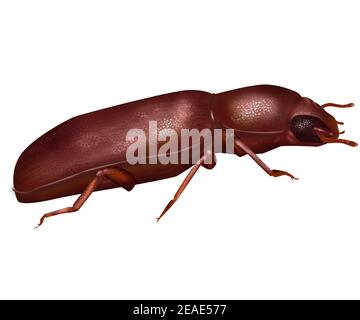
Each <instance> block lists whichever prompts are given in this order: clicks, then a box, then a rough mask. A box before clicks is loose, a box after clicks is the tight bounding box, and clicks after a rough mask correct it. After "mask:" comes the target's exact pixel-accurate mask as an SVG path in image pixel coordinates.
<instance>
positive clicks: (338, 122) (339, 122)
mask: <svg viewBox="0 0 360 320" xmlns="http://www.w3.org/2000/svg"><path fill="white" fill-rule="evenodd" d="M336 123H337V124H340V125H343V124H344V122H342V121H337V120H336Z"/></svg>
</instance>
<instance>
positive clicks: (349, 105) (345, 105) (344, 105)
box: [321, 102, 354, 108]
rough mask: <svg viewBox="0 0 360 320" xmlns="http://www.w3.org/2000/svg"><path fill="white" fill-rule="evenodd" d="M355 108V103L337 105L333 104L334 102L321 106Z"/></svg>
mask: <svg viewBox="0 0 360 320" xmlns="http://www.w3.org/2000/svg"><path fill="white" fill-rule="evenodd" d="M353 106H354V104H353V103H347V104H337V103H332V102H329V103H325V104H322V105H321V107H322V108H326V107H335V108H351V107H353Z"/></svg>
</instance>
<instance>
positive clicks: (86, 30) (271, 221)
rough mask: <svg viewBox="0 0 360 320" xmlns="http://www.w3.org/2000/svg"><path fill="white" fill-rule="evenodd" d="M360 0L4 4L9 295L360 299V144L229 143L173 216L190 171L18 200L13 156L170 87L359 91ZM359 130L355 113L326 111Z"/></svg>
mask: <svg viewBox="0 0 360 320" xmlns="http://www.w3.org/2000/svg"><path fill="white" fill-rule="evenodd" d="M358 13H359V6H358V1H297V2H295V1H209V0H207V1H184V0H182V1H154V0H153V1H134V0H132V1H58V2H56V3H55V2H54V1H51V2H50V1H7V2H6V3H5V1H4V2H2V4H1V5H0V33H1V42H0V57H1V59H0V64H1V65H0V107H1V127H0V128H1V139H2V143H1V144H2V152H1V157H2V158H1V167H0V170H1V172H0V177H1V185H0V186H1V202H0V203H1V209H0V259H1V261H0V298H35V299H36V298H111V299H112V298H116V299H124V298H126V299H135V298H153V299H166V298H167V299H172V298H203V299H207V298H211V299H220V298H224V299H225V298H230V299H233V298H234V299H241V298H245V299H252V298H260V299H263V298H274V299H278V298H290V299H293V298H310V299H312V298H360V272H359V270H360V257H359V252H360V250H359V249H360V248H359V247H360V215H359V209H358V206H359V188H358V183H359V170H360V169H359V160H360V158H359V149H356V148H350V147H347V146H345V145H335V144H332V145H327V146H323V147H321V148H306V147H283V148H279V149H276V150H273V151H271V152H268V153H266V154H264V155H262V159H263V160H265V162H266V163H267V164H268V165H269V166H270V167H272V168H275V169H283V170H288V171H289V172H291V173H293V174H294V175H296V176H298V177H300V180H299V181H291V180H290V179H288V178H287V177H281V178H277V179H274V178H271V177H268V176H267V175H266V174H265V173H264V172H263V171H262V170H260V169H259V168H258V166H257V165H256V164H255V163H254V162H253V161H251V160H250V159H249V158H248V157H242V158H237V157H235V156H231V155H219V156H218V164H217V166H216V167H215V168H214V169H213V170H205V169H201V170H199V171H198V174H197V175H196V177H195V178H194V179H193V181H192V182H191V184H190V186H189V187H188V189H187V190H186V191H185V192H184V194H183V195H182V197H181V199H180V200H179V202H178V203H176V205H175V206H174V207H173V208H172V209H171V210H170V211H169V213H168V214H167V216H165V218H164V219H163V220H162V221H161V223H159V224H156V223H155V217H156V216H158V215H159V213H160V212H161V211H162V209H163V207H164V206H165V205H166V204H167V202H168V201H169V200H170V199H171V198H172V196H173V194H174V192H175V191H176V190H177V188H178V186H179V184H180V183H181V181H182V180H183V178H184V177H185V174H182V175H180V176H178V177H175V178H173V179H168V180H163V181H158V182H154V183H149V184H144V185H139V186H136V187H135V188H134V189H133V191H132V192H130V193H128V192H126V191H124V190H121V189H114V190H110V191H105V192H98V193H95V194H94V195H93V196H92V197H91V198H90V200H89V201H88V202H87V203H86V204H85V205H84V207H83V208H82V209H81V211H80V212H78V213H74V214H68V215H64V216H59V217H56V218H52V219H49V220H48V221H47V222H46V223H45V224H44V226H43V227H41V228H39V229H37V230H36V231H34V230H33V227H34V226H35V225H36V224H37V222H38V219H39V218H40V216H41V215H42V214H43V213H45V212H48V211H52V210H54V209H59V208H62V207H66V206H69V205H71V204H72V203H73V201H74V200H75V199H76V197H67V198H63V199H57V200H53V201H47V202H43V203H34V204H21V203H18V202H17V201H16V199H15V196H14V194H13V192H12V191H11V187H12V174H13V169H14V166H15V163H16V160H17V158H18V156H19V155H20V153H21V152H22V151H23V149H24V148H25V147H27V146H28V145H29V144H30V143H31V142H32V141H33V140H34V139H36V138H37V137H38V136H40V135H41V134H43V133H44V132H46V131H47V130H49V129H51V128H52V127H54V126H55V125H57V124H59V123H60V122H63V121H64V120H67V119H68V118H70V117H72V116H75V115H78V114H82V113H85V112H89V111H92V110H96V109H98V108H102V107H106V106H111V105H115V104H119V103H123V102H128V101H132V100H136V99H140V98H145V97H148V96H153V95H157V94H162V93H167V92H172V91H177V90H184V89H200V90H206V91H210V92H221V91H225V90H230V89H234V88H239V87H243V86H247V85H253V84H261V83H269V84H276V85H281V86H285V87H288V88H291V89H293V90H295V91H298V92H299V93H301V94H302V95H304V96H308V97H310V98H312V99H314V100H315V101H317V102H318V103H325V102H329V101H332V102H337V103H348V102H355V103H357V104H358V105H359V104H360V90H359V79H358V76H359V71H360V70H359V57H360V50H359V49H360V45H359V30H360V23H359V21H360V20H359V16H358ZM330 111H331V112H332V114H334V115H335V116H336V118H337V119H338V120H341V121H345V129H346V130H347V133H346V135H345V136H346V137H347V138H350V139H354V140H358V141H359V140H360V126H359V116H360V111H359V108H353V109H346V110H338V109H336V110H335V109H334V110H330Z"/></svg>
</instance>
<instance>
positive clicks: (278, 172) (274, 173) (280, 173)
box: [270, 170, 299, 180]
mask: <svg viewBox="0 0 360 320" xmlns="http://www.w3.org/2000/svg"><path fill="white" fill-rule="evenodd" d="M270 175H271V176H272V177H274V178H276V177H281V176H288V177H290V178H291V179H292V180H299V178H296V177H294V176H293V175H292V174H291V173H289V172H286V171H282V170H271V174H270Z"/></svg>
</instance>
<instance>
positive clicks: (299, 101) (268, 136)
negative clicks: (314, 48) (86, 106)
mask: <svg viewBox="0 0 360 320" xmlns="http://www.w3.org/2000/svg"><path fill="white" fill-rule="evenodd" d="M351 106H353V104H352V103H349V104H345V105H339V104H334V103H326V104H323V105H319V104H317V103H315V102H314V101H313V100H311V99H309V98H306V97H302V96H301V95H300V94H298V93H296V92H295V91H292V90H290V89H287V88H283V87H279V86H273V85H255V86H250V87H244V88H240V89H235V90H231V91H226V92H222V93H218V94H213V93H209V92H204V91H194V90H187V91H179V92H174V93H168V94H164V95H159V96H155V97H151V98H147V99H142V100H138V101H134V102H129V103H125V104H121V105H117V106H114V107H110V108H105V109H101V110H98V111H94V112H90V113H87V114H83V115H80V116H77V117H74V118H71V119H70V120H67V121H65V122H63V123H62V124H60V125H58V126H56V127H55V128H53V129H51V130H50V131H48V132H47V133H45V134H44V135H42V136H41V137H40V138H38V139H37V140H35V141H34V142H33V143H32V144H31V145H30V146H29V147H27V148H26V149H25V151H24V152H23V153H22V154H21V155H20V157H19V159H18V161H17V163H16V166H15V171H14V188H13V189H14V191H15V194H16V197H17V200H18V201H20V202H37V201H44V200H50V199H55V198H59V197H65V196H69V195H75V194H80V196H79V198H78V199H77V200H76V201H75V202H74V204H73V205H72V206H71V207H67V208H63V209H60V210H56V211H53V212H49V213H46V214H44V215H43V216H42V217H41V219H40V222H39V225H38V226H40V225H41V224H42V223H43V222H44V220H45V219H46V218H48V217H51V216H55V215H59V214H64V213H69V212H75V211H78V210H79V209H80V208H81V206H82V205H83V204H84V203H85V201H86V200H87V199H88V198H89V196H90V195H91V193H92V192H94V191H98V190H105V189H110V188H115V187H122V188H124V189H126V190H128V191H130V190H131V189H132V188H133V187H134V186H135V185H136V184H140V183H146V182H151V181H155V180H160V179H166V178H170V177H174V176H176V175H179V174H180V173H182V172H184V171H185V170H188V169H190V168H191V170H190V171H189V173H188V175H187V176H186V178H185V180H184V181H183V183H182V184H181V186H180V188H179V189H178V191H177V192H176V194H175V196H174V198H173V199H172V200H171V201H170V202H169V203H168V204H167V206H166V207H165V209H164V210H163V212H162V213H161V215H160V216H159V217H158V218H157V221H159V219H160V218H161V217H163V216H164V214H165V213H166V212H167V211H168V210H169V208H170V207H171V206H172V205H173V204H174V203H175V202H176V201H177V200H178V198H179V197H180V195H181V193H182V192H183V191H184V190H185V188H186V186H187V185H188V183H189V182H190V180H191V179H192V178H193V176H194V175H195V173H196V172H197V170H198V169H199V168H200V167H205V168H208V169H211V168H213V167H214V166H215V164H216V157H215V153H216V152H215V151H214V149H207V151H206V152H205V151H204V152H203V153H202V154H201V155H200V158H199V160H198V161H196V163H177V164H173V163H169V164H161V163H152V164H150V163H145V164H139V163H137V164H130V163H129V161H127V157H126V155H127V149H128V148H129V145H130V143H129V141H128V140H127V138H126V137H127V133H128V131H129V130H131V129H132V128H140V129H143V130H145V129H146V128H147V126H148V123H149V121H150V120H156V121H157V122H158V123H159V124H160V128H158V129H157V130H160V129H171V130H172V131H173V132H175V133H179V132H180V131H181V130H182V129H194V128H195V129H197V130H203V129H208V130H210V131H214V130H215V129H216V130H226V129H233V139H234V148H233V149H234V153H235V154H236V155H237V156H244V155H249V156H250V157H251V158H252V159H253V160H254V161H255V162H256V163H257V164H258V165H259V166H260V167H261V168H262V169H263V170H264V171H265V172H266V173H267V174H268V175H270V176H272V177H279V176H283V175H285V176H289V177H290V178H292V179H296V178H295V177H294V176H293V175H292V174H290V173H288V172H286V171H282V170H272V169H270V168H269V167H268V166H267V165H266V164H265V163H264V162H263V161H262V160H261V159H260V158H259V157H258V156H257V154H259V153H264V152H267V151H269V150H272V149H274V148H277V147H279V146H285V145H297V146H320V145H323V144H326V143H343V144H346V145H349V146H353V147H354V146H356V145H357V143H356V142H353V141H351V140H345V139H340V138H339V135H340V134H342V133H343V132H339V127H338V125H339V124H343V123H341V122H338V121H336V120H335V118H334V117H333V116H332V115H330V114H329V113H328V112H326V111H325V110H324V108H325V107H340V108H345V107H351ZM145 138H149V134H147V135H146V136H145ZM156 143H157V145H156V146H157V147H158V148H160V147H161V146H162V145H163V144H164V141H157V142H156ZM223 143H225V142H224V139H223V140H222V142H221V144H223ZM145 144H146V146H147V147H149V142H148V141H147V142H145ZM192 147H194V146H192V145H190V148H192ZM204 150H205V149H204ZM209 150H210V151H209ZM208 151H209V152H208ZM181 152H182V149H180V148H178V149H177V150H176V153H177V154H180V153H181ZM220 152H224V150H223V149H222V148H221V150H220ZM225 152H226V151H225ZM206 159H210V161H207V162H206V161H205V160H206Z"/></svg>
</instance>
